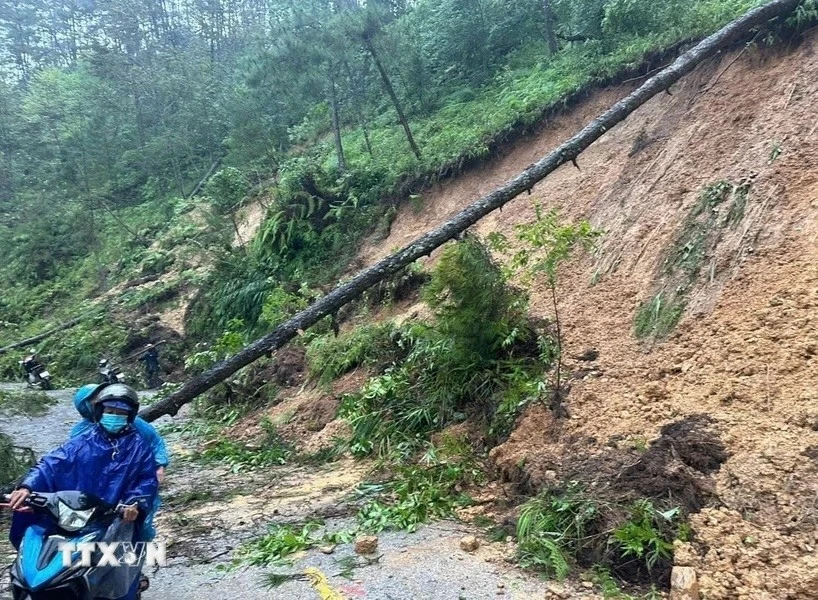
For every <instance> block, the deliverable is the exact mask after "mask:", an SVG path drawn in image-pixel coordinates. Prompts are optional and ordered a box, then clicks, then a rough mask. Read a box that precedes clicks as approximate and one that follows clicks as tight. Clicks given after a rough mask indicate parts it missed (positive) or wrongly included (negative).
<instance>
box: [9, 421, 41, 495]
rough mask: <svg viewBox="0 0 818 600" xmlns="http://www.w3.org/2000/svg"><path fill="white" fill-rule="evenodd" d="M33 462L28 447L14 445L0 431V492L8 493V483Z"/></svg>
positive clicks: (21, 473)
mask: <svg viewBox="0 0 818 600" xmlns="http://www.w3.org/2000/svg"><path fill="white" fill-rule="evenodd" d="M35 462H36V460H35V458H34V453H33V452H32V451H31V450H30V449H27V448H17V447H15V446H14V445H13V444H12V440H11V438H10V437H9V436H7V435H6V434H5V433H2V432H0V492H3V493H8V492H7V489H8V487H9V484H11V483H12V482H14V481H15V480H16V479H17V478H18V477H20V476H21V475H23V474H25V472H26V471H27V470H28V469H29V467H31V466H32V465H34V463H35ZM10 487H11V488H13V487H14V486H10Z"/></svg>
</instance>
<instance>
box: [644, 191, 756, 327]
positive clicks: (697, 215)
mask: <svg viewBox="0 0 818 600" xmlns="http://www.w3.org/2000/svg"><path fill="white" fill-rule="evenodd" d="M751 186H752V183H751V181H750V180H746V179H745V180H742V181H740V182H739V183H737V184H733V183H731V182H729V181H723V180H722V181H717V182H716V183H712V184H710V185H708V186H707V187H705V188H704V189H703V190H702V191H701V192H700V194H699V197H698V200H697V202H696V204H695V205H694V206H693V208H692V209H691V211H690V213H689V214H688V216H687V218H686V219H685V221H684V224H683V225H682V230H681V232H680V233H679V235H678V236H677V237H676V239H675V241H674V242H673V246H672V247H671V249H670V251H669V253H668V256H667V258H666V259H665V261H664V263H663V264H662V267H661V273H660V274H661V276H662V278H663V284H662V287H661V289H660V290H659V291H658V292H657V293H656V295H655V296H654V297H653V298H652V299H650V300H648V301H645V302H643V303H642V304H641V305H640V306H639V308H638V309H637V311H636V315H635V317H634V333H635V334H636V336H637V337H638V338H646V337H649V336H653V337H657V338H663V337H665V336H667V335H668V334H669V333H670V332H671V331H673V329H674V328H675V327H676V325H677V324H678V322H679V320H680V319H681V318H682V315H683V314H684V310H685V306H686V305H687V297H688V294H689V293H690V291H691V290H692V288H693V286H694V285H695V283H696V281H697V279H698V278H699V276H700V274H701V272H702V268H703V267H704V264H705V262H706V261H707V260H708V259H711V264H710V271H709V274H708V277H709V279H710V280H711V281H712V280H713V279H714V278H715V276H716V271H715V267H716V265H715V262H713V260H714V259H713V254H714V252H715V250H716V248H717V246H718V244H719V242H720V241H721V238H722V235H723V233H724V231H725V230H726V229H736V228H737V227H738V226H739V224H740V223H741V221H742V219H743V218H744V213H745V210H746V208H747V202H748V199H749V195H750V190H751ZM725 205H726V206H725Z"/></svg>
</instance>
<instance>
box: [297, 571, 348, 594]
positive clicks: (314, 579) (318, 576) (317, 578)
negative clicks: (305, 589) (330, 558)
mask: <svg viewBox="0 0 818 600" xmlns="http://www.w3.org/2000/svg"><path fill="white" fill-rule="evenodd" d="M304 574H305V575H306V576H307V578H309V580H310V585H312V587H314V588H315V591H316V592H318V595H319V596H321V600H345V599H344V597H343V596H342V595H341V594H340V592H337V591H336V590H334V589H332V587H331V586H330V584H329V581H327V576H326V575H324V574H323V573H322V572H321V571H319V570H318V569H316V568H315V567H308V568H307V569H305V570H304Z"/></svg>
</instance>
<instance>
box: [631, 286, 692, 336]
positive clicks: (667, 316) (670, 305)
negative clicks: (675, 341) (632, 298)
mask: <svg viewBox="0 0 818 600" xmlns="http://www.w3.org/2000/svg"><path fill="white" fill-rule="evenodd" d="M685 305H686V299H685V297H684V296H679V295H676V294H666V292H665V290H662V291H660V292H659V293H658V294H656V296H654V297H653V298H652V299H650V300H648V301H646V302H643V303H642V304H640V305H639V308H638V309H637V310H636V317H635V318H634V332H635V333H636V337H638V338H646V337H649V336H655V337H657V338H663V337H666V336H667V335H668V334H669V333H670V332H671V331H673V330H674V329H675V328H676V325H677V324H678V323H679V320H680V319H681V318H682V315H683V314H684V310H685Z"/></svg>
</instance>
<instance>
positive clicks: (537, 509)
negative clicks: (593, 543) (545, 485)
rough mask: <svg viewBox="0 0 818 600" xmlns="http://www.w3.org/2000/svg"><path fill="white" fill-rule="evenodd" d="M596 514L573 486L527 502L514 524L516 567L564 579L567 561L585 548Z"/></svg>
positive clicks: (593, 504)
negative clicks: (516, 544) (517, 558)
mask: <svg viewBox="0 0 818 600" xmlns="http://www.w3.org/2000/svg"><path fill="white" fill-rule="evenodd" d="M598 514H599V509H598V507H597V505H596V503H595V502H593V501H591V500H589V499H588V498H586V497H584V496H583V495H582V494H581V493H580V490H579V488H578V487H577V486H576V485H572V486H571V487H569V488H568V489H566V490H564V491H561V492H545V493H543V494H541V495H540V496H538V497H536V498H533V499H532V500H529V501H528V502H526V503H525V504H524V505H523V508H522V510H521V511H520V518H519V520H518V521H517V540H518V543H519V546H518V556H519V560H520V564H521V565H522V566H523V567H525V568H536V569H538V570H542V571H544V572H545V573H547V574H549V575H554V576H556V577H557V578H559V579H562V578H564V577H565V576H566V575H567V574H568V572H569V570H570V565H571V562H572V561H573V560H574V559H575V558H576V556H577V555H578V554H579V553H580V552H581V551H583V550H584V549H585V548H586V547H588V545H589V543H590V538H591V536H590V535H589V534H590V533H591V532H592V527H593V525H594V522H595V520H596V519H597V517H598Z"/></svg>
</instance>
